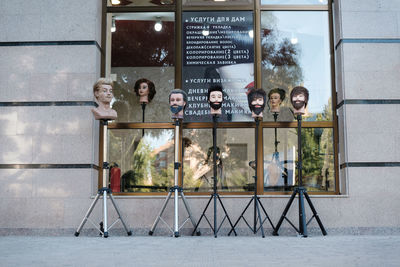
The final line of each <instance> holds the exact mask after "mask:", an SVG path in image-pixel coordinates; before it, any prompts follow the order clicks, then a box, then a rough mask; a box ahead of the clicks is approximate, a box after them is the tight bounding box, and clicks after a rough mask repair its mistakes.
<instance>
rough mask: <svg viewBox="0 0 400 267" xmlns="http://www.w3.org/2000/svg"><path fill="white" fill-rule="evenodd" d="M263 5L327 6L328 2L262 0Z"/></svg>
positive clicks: (315, 0) (325, 0) (317, 0)
mask: <svg viewBox="0 0 400 267" xmlns="http://www.w3.org/2000/svg"><path fill="white" fill-rule="evenodd" d="M261 4H262V5H327V4H328V0H261Z"/></svg>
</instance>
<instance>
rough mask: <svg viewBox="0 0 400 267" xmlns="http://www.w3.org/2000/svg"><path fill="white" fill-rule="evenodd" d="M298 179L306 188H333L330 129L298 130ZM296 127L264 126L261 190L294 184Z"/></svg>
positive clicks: (289, 186)
mask: <svg viewBox="0 0 400 267" xmlns="http://www.w3.org/2000/svg"><path fill="white" fill-rule="evenodd" d="M301 136H302V155H303V156H302V157H303V158H302V165H303V172H302V177H303V179H302V181H303V186H305V187H306V188H307V190H308V191H331V192H333V191H335V172H334V164H333V162H334V152H333V135H332V129H329V128H303V129H302V133H301ZM297 143H298V140H297V128H278V129H271V128H268V129H266V128H265V129H264V190H265V191H292V190H293V186H295V185H297V184H298V173H297V169H296V162H297V161H298V154H297V147H298V144H297Z"/></svg>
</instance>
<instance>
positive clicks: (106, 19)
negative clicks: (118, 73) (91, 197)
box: [98, 0, 340, 196]
mask: <svg viewBox="0 0 400 267" xmlns="http://www.w3.org/2000/svg"><path fill="white" fill-rule="evenodd" d="M260 2H261V1H260V0H254V5H245V6H232V7H229V10H232V11H237V10H240V11H248V10H251V11H253V14H254V29H255V31H254V33H255V34H254V38H255V40H254V46H255V47H254V52H255V61H254V65H255V73H254V78H255V84H256V86H260V85H261V84H262V75H261V69H262V66H261V41H260V39H261V33H260V29H261V12H262V11H326V12H328V18H329V22H328V23H329V43H330V51H329V54H330V66H331V88H332V91H331V96H332V115H333V119H332V121H303V122H302V127H303V128H331V129H332V133H333V149H334V162H333V163H334V170H335V175H334V177H335V190H334V191H329V192H324V191H316V192H314V191H313V192H309V194H311V195H339V194H340V188H339V182H340V181H339V165H338V156H339V155H338V119H337V112H336V107H337V99H336V84H335V67H334V31H333V29H334V27H333V8H332V5H333V3H332V0H329V1H328V4H327V5H261V3H260ZM225 9H226V7H223V6H212V5H209V6H182V1H181V0H177V1H176V3H175V5H171V6H155V7H146V6H138V7H132V6H129V7H116V6H107V0H103V23H102V47H103V51H105V52H104V53H102V57H101V75H102V76H105V75H106V74H107V73H110V72H109V69H107V64H108V65H109V66H111V62H110V58H107V57H110V56H109V55H110V54H111V50H110V49H111V38H110V36H109V35H110V33H109V30H108V29H109V28H110V27H111V19H110V18H111V16H110V14H112V13H136V12H160V11H162V12H174V13H175V88H181V85H182V55H181V52H182V19H181V18H182V13H183V12H184V11H207V10H209V11H219V10H225ZM104 47H105V50H104ZM109 68H110V67H109ZM212 127H213V124H212V122H187V123H185V122H184V123H183V126H182V127H180V136H179V140H180V142H182V137H183V134H182V130H183V128H184V129H202V128H212ZM159 128H164V129H173V128H174V125H173V122H170V123H168V122H155V123H149V122H145V123H143V122H132V123H131V122H129V123H121V122H118V123H115V122H114V123H110V124H109V125H108V129H159ZM218 128H254V129H255V123H254V122H221V123H218ZM265 128H297V122H296V121H292V122H267V121H265V122H261V123H260V126H259V131H258V140H259V146H258V150H257V151H258V157H257V159H258V160H260V161H261V162H263V160H264V158H263V157H264V155H263V129H265ZM103 134H104V133H103V130H102V128H100V139H99V151H100V153H99V167H100V168H102V165H103V155H102V152H101V151H102V147H103V143H102V136H103ZM260 141H261V142H260ZM260 148H261V149H260ZM179 160H180V161H182V155H181V152H179ZM102 176H103V172H100V171H99V176H98V181H99V183H98V185H99V188H100V187H101V181H102ZM263 176H264V170H263V164H259V166H258V169H257V177H263ZM179 184H180V185H181V184H182V172H181V169H180V170H179ZM253 193H254V192H252V191H249V192H220V194H221V195H251V194H253ZM291 193H292V192H291V191H275V192H264V185H263V179H258V180H257V194H258V195H290V194H291ZM166 194H167V192H165V193H163V192H154V193H116V195H152V196H157V195H166ZM208 194H209V193H208V192H187V195H208Z"/></svg>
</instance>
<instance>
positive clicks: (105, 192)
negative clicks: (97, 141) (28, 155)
mask: <svg viewBox="0 0 400 267" xmlns="http://www.w3.org/2000/svg"><path fill="white" fill-rule="evenodd" d="M100 124H101V125H102V126H103V158H104V159H107V125H108V121H107V120H100ZM108 168H109V164H108V162H106V161H104V162H103V188H100V189H99V191H98V192H97V195H96V197H95V198H94V200H93V202H92V204H91V205H90V207H89V210H88V211H87V212H86V215H85V217H84V218H83V220H82V222H81V224H80V225H79V227H78V229H77V230H76V232H75V236H79V233H80V231H81V230H82V228H83V226H84V225H85V223H86V221H88V220H89V222H91V223H92V224H93V226H94V227H96V228H97V226H96V224H95V223H94V222H92V221H91V220H90V219H89V216H90V214H91V213H92V211H93V209H94V207H95V206H96V203H97V201H98V200H99V198H100V196H101V195H103V222H101V223H100V228H97V229H98V230H99V231H100V233H101V234H103V236H104V237H106V238H107V237H108V230H109V229H111V227H112V226H113V225H114V224H115V223H117V222H118V221H121V223H122V225H123V226H124V228H125V231H126V233H127V234H128V235H132V232H131V231H129V230H128V227H127V226H126V224H125V222H124V220H123V219H122V216H121V212H120V211H119V209H118V207H117V203H116V202H115V199H114V197H113V195H112V192H111V189H110V188H108V187H107V170H108ZM107 196H109V197H110V200H111V203H112V204H113V206H114V208H115V211H116V212H117V214H118V219H117V220H116V221H115V222H114V223H113V224H111V226H110V227H108V224H107V217H108V212H107Z"/></svg>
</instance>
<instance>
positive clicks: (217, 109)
mask: <svg viewBox="0 0 400 267" xmlns="http://www.w3.org/2000/svg"><path fill="white" fill-rule="evenodd" d="M223 101H224V96H223V92H222V87H221V86H219V85H213V86H211V87H210V88H208V103H209V104H210V107H211V114H221V107H222V102H223Z"/></svg>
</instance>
